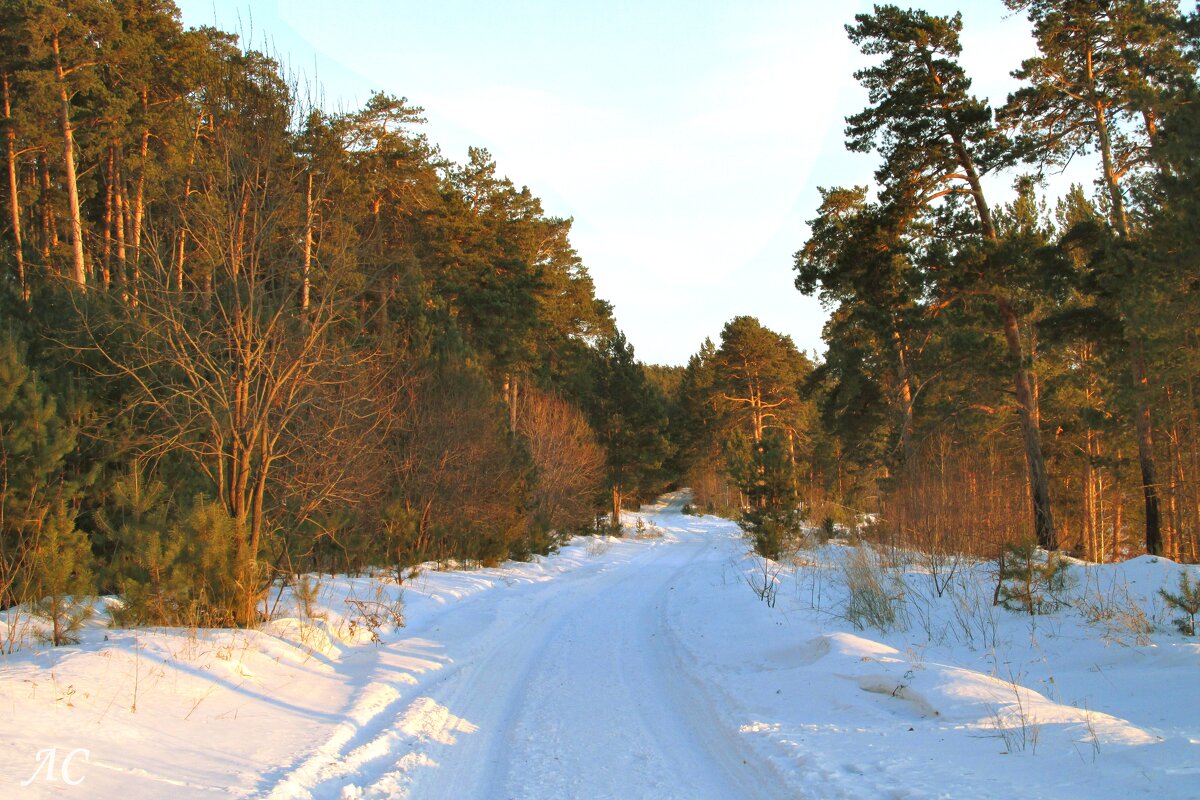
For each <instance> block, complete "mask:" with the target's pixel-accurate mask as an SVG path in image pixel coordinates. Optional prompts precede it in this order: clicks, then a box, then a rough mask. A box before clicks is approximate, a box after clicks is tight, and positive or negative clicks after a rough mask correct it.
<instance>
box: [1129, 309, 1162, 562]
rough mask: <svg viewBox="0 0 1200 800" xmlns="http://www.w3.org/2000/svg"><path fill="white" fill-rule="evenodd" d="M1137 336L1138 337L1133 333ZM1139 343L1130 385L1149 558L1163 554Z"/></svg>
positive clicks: (1148, 414)
mask: <svg viewBox="0 0 1200 800" xmlns="http://www.w3.org/2000/svg"><path fill="white" fill-rule="evenodd" d="M1134 335H1135V336H1137V334H1136V333H1135V334H1134ZM1144 358H1145V357H1144V355H1143V353H1142V347H1141V343H1140V342H1138V343H1136V345H1135V352H1134V356H1133V384H1134V391H1135V392H1137V410H1136V412H1135V414H1134V420H1135V422H1136V428H1137V443H1138V465H1139V466H1140V468H1141V474H1142V498H1143V501H1144V502H1145V505H1146V552H1147V553H1149V554H1150V555H1154V556H1161V555H1162V554H1163V540H1162V513H1161V511H1160V508H1159V498H1158V476H1157V470H1156V467H1155V461H1154V425H1153V423H1152V421H1151V417H1150V403H1149V401H1148V400H1147V398H1146V392H1147V385H1148V380H1147V378H1146V365H1145V361H1144Z"/></svg>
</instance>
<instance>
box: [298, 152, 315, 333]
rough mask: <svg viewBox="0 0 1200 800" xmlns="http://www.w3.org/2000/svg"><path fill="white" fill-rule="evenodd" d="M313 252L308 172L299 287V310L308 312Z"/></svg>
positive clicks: (311, 193) (310, 178) (311, 177)
mask: <svg viewBox="0 0 1200 800" xmlns="http://www.w3.org/2000/svg"><path fill="white" fill-rule="evenodd" d="M312 251H313V174H312V170H311V169H310V170H309V171H308V191H307V193H306V194H305V199H304V274H303V276H302V278H301V285H300V309H301V311H304V312H306V313H307V312H308V303H309V281H310V276H311V274H312Z"/></svg>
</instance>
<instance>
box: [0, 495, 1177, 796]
mask: <svg viewBox="0 0 1200 800" xmlns="http://www.w3.org/2000/svg"><path fill="white" fill-rule="evenodd" d="M684 499H685V498H684V496H683V495H674V496H669V497H667V498H665V499H664V501H663V502H661V503H660V504H659V505H657V506H655V507H653V508H647V509H645V510H643V512H642V513H641V514H639V515H633V514H631V515H629V519H628V520H626V522H627V526H628V527H629V528H630V532H631V534H633V533H634V531H635V528H634V525H635V523H636V521H637V519H639V518H640V519H641V520H643V523H644V530H643V531H642V532H641V533H640V535H637V536H634V535H630V536H629V537H627V538H625V539H580V540H576V541H575V542H574V543H572V544H571V545H570V546H568V547H565V548H563V549H562V551H561V552H559V553H558V554H556V555H554V556H553V557H550V558H545V559H538V560H536V561H534V562H532V563H509V564H506V565H504V566H502V567H500V568H496V569H484V570H475V571H454V572H437V571H432V570H428V569H427V570H425V571H422V572H421V573H420V574H419V575H417V576H416V577H414V578H412V579H411V580H409V581H407V582H406V583H405V584H404V585H403V586H397V585H396V584H395V583H394V582H389V581H387V580H385V579H384V578H383V576H379V577H377V578H370V577H355V578H349V577H333V578H331V577H328V576H325V577H323V578H322V582H321V585H320V599H319V603H318V604H317V605H318V608H316V609H310V613H309V614H304V613H302V612H301V610H300V609H298V608H297V607H296V604H295V602H294V601H293V600H292V599H291V598H290V596H286V595H285V597H284V598H283V600H282V601H281V604H280V611H281V612H283V613H282V614H281V615H280V618H278V619H275V620H274V621H273V622H271V623H268V624H267V625H264V626H263V627H262V629H260V630H256V631H189V630H180V629H149V630H147V629H141V630H120V629H108V628H105V627H103V625H102V624H101V621H100V620H97V621H96V622H94V623H92V625H91V627H90V628H89V629H88V631H87V632H86V634H85V636H84V641H83V643H82V644H80V645H77V646H68V647H61V648H53V649H52V648H45V647H30V648H26V649H24V650H22V651H20V652H18V653H16V654H13V655H10V656H7V657H5V660H4V661H3V662H2V666H0V711H2V713H0V747H3V749H4V752H5V753H6V754H7V756H8V757H7V758H6V759H4V760H3V762H0V796H2V797H4V798H26V797H88V798H122V800H139V799H140V798H157V797H162V798H168V797H169V798H189V797H219V796H232V797H254V798H273V799H274V800H294V799H298V798H382V797H389V798H397V797H399V798H403V797H410V798H530V799H534V798H537V799H539V800H540V799H541V798H564V797H567V798H573V797H574V798H656V799H657V798H688V799H689V800H690V799H692V798H697V799H699V798H785V797H786V798H791V797H807V798H877V797H882V798H981V797H1008V796H1020V797H1022V798H1077V797H1089V798H1097V799H1098V800H1103V799H1104V798H1126V797H1153V798H1196V797H1200V713H1198V712H1200V703H1198V702H1197V699H1198V696H1200V641H1198V640H1197V639H1195V638H1192V637H1185V636H1183V635H1182V634H1180V633H1178V632H1177V631H1176V630H1175V629H1174V628H1173V627H1172V626H1171V624H1170V617H1171V614H1170V613H1169V611H1168V609H1166V608H1165V607H1164V604H1163V603H1162V601H1161V600H1160V599H1159V598H1158V596H1157V590H1158V589H1159V588H1160V587H1162V586H1168V587H1174V586H1175V585H1176V582H1177V577H1178V574H1179V573H1180V571H1181V570H1185V569H1192V570H1195V568H1194V567H1183V566H1179V565H1176V564H1173V563H1171V562H1169V561H1166V560H1164V559H1152V558H1145V557H1143V558H1139V559H1135V560H1133V561H1130V562H1127V563H1125V564H1122V565H1108V566H1089V565H1084V564H1079V563H1073V564H1072V566H1071V567H1070V569H1069V570H1068V572H1069V574H1071V575H1073V585H1072V586H1071V587H1070V588H1069V589H1068V590H1066V592H1065V593H1064V597H1063V599H1064V601H1065V602H1066V603H1067V605H1064V607H1063V608H1062V609H1060V610H1059V611H1057V612H1056V613H1054V614H1052V615H1046V616H1038V617H1030V616H1028V615H1024V614H1018V613H1014V612H1010V611H1006V610H1003V609H998V608H994V607H993V606H992V605H991V590H992V585H993V584H992V583H991V581H992V577H991V575H990V573H989V571H988V565H986V564H983V565H978V564H976V565H972V564H965V563H964V564H960V565H959V573H958V574H957V575H956V577H955V580H954V581H953V582H952V586H951V589H950V590H948V591H947V592H946V593H945V595H944V596H942V597H938V596H937V593H936V591H935V589H934V588H933V584H932V582H931V581H930V579H929V577H928V575H926V574H924V571H923V570H924V568H925V567H927V566H929V565H927V564H922V561H921V559H920V558H917V557H915V556H910V555H908V554H902V553H901V554H884V555H886V556H887V557H886V558H884V555H881V556H880V559H881V561H880V563H883V562H886V563H889V564H894V565H895V569H894V572H893V573H892V576H891V577H890V578H887V580H891V581H893V583H892V584H889V586H892V587H893V588H895V589H896V590H897V591H896V598H897V600H896V602H897V608H898V610H899V613H898V623H897V625H896V627H895V628H894V629H892V630H890V631H887V632H881V631H879V630H876V629H872V628H869V627H867V628H864V629H861V630H860V629H858V628H856V627H855V626H854V625H853V624H852V623H851V622H850V621H849V620H848V619H847V617H850V616H853V615H852V614H850V613H848V610H847V593H846V588H845V586H844V581H843V580H841V579H840V578H839V576H840V575H841V574H842V569H843V567H842V565H843V564H844V562H845V559H846V557H847V555H848V554H849V553H851V552H852V550H851V548H850V547H849V546H847V545H844V544H829V545H821V546H819V547H814V548H812V549H809V550H805V551H804V552H802V553H801V554H800V556H799V557H798V558H797V559H795V561H794V563H791V564H788V565H784V566H782V567H779V568H778V569H779V571H778V573H777V574H776V572H775V570H776V566H775V565H772V564H764V563H763V562H762V561H761V560H759V559H756V558H755V557H753V556H751V555H750V554H748V553H747V548H746V544H745V541H744V540H743V539H742V538H741V536H740V531H739V530H738V529H737V527H736V526H735V525H733V524H732V523H730V522H728V521H726V520H720V519H716V518H712V517H690V516H684V515H682V514H681V513H680V509H681V507H682V504H683V501H684ZM764 576H765V577H767V578H768V579H770V580H773V581H774V582H775V583H774V588H775V591H776V594H775V604H774V606H773V607H772V606H769V605H768V604H767V603H765V602H763V601H762V600H760V598H759V597H758V596H757V595H756V593H755V592H754V591H752V590H751V588H750V587H751V585H753V584H754V583H755V582H756V581H761V580H762V579H763V578H764ZM901 593H902V595H903V599H902V600H900V599H898V598H899V597H900V595H901ZM347 598H350V599H352V600H357V601H358V603H357V604H353V603H352V604H347V602H346V599H347ZM968 600H974V601H979V602H968ZM399 601H402V602H403V614H404V617H405V621H406V625H405V627H403V628H395V627H394V626H393V625H392V622H393V618H392V613H393V612H395V611H398V610H399V608H400V606H399ZM364 609H367V610H371V611H374V612H377V613H376V617H377V619H375V620H373V621H369V620H367V619H366V618H365V616H364V614H363V610H364ZM1089 618H1090V619H1092V620H1094V621H1089ZM374 623H379V624H377V625H376V624H374ZM372 628H374V630H373V631H372ZM50 751H52V752H53V755H54V756H55V757H56V759H57V760H56V763H55V765H54V768H53V769H51V770H47V769H46V766H47V764H46V759H47V754H48V753H49V752H50ZM68 756H70V761H69V762H68V763H67V764H66V769H65V770H64V768H63V767H64V764H63V761H64V759H66V758H68ZM39 764H40V766H39ZM66 779H69V782H68V780H66ZM23 784H24V785H23Z"/></svg>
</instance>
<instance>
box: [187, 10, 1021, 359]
mask: <svg viewBox="0 0 1200 800" xmlns="http://www.w3.org/2000/svg"><path fill="white" fill-rule="evenodd" d="M176 2H177V3H178V5H179V6H180V8H181V9H182V11H183V19H184V22H185V24H187V25H192V26H194V25H203V24H214V22H215V24H217V25H218V27H221V28H224V29H226V30H233V31H235V32H239V33H242V34H243V36H244V37H247V38H249V39H250V40H251V41H252V44H253V45H254V46H255V47H258V48H260V49H262V48H264V47H265V48H266V49H269V50H270V51H272V52H273V53H274V54H275V55H277V56H278V57H279V58H280V59H281V60H283V61H285V62H286V63H287V64H288V66H289V68H290V69H291V70H292V71H293V72H297V73H305V74H307V75H310V76H311V75H313V74H316V75H317V78H318V80H319V83H320V85H321V86H322V87H323V92H324V96H325V105H326V106H327V107H331V108H344V109H349V108H353V107H356V106H358V105H360V104H361V103H363V102H364V101H365V100H366V99H367V98H368V97H369V96H370V93H371V92H372V91H373V90H382V91H386V92H389V93H391V94H395V95H400V96H404V97H407V98H409V100H410V101H412V102H413V103H414V104H416V105H420V106H423V107H424V108H425V110H426V116H427V118H428V120H429V123H428V125H427V126H425V131H426V134H427V135H428V136H429V138H430V140H431V141H433V142H434V143H436V144H438V145H440V146H441V148H442V151H443V152H444V153H445V154H446V155H448V156H449V157H451V158H454V159H455V160H460V161H461V160H463V159H464V158H465V156H466V150H467V147H468V146H469V145H480V146H484V147H487V148H488V149H489V150H490V151H491V152H492V154H493V156H494V157H495V158H496V161H497V163H498V165H499V169H500V171H501V172H502V173H504V174H506V175H508V176H509V177H511V178H512V179H513V180H514V181H515V182H516V183H518V184H519V185H520V184H526V185H528V186H529V187H530V189H531V190H532V191H533V193H534V194H535V195H537V196H539V197H541V198H542V200H543V202H544V205H545V207H546V210H547V212H548V213H550V214H553V215H557V216H571V217H574V218H575V227H574V234H573V236H572V241H573V243H574V244H575V247H576V249H577V250H578V251H579V253H580V255H581V256H582V258H583V260H584V263H585V264H587V265H588V268H589V270H590V271H591V274H592V277H593V278H594V280H595V282H596V288H597V292H598V294H599V295H600V296H602V297H604V298H605V299H607V300H609V301H611V302H612V303H613V304H614V305H615V307H616V315H617V321H618V324H619V325H620V326H621V328H622V329H623V330H625V332H626V333H627V335H628V336H629V339H630V341H631V342H633V344H634V346H635V348H636V349H637V354H638V357H639V358H641V359H642V360H644V361H649V362H655V363H668V364H681V363H684V362H685V361H686V360H687V357H688V356H689V355H690V354H691V353H693V352H695V351H696V350H697V349H698V348H699V346H700V343H701V341H702V340H703V339H704V337H705V336H711V337H712V338H713V339H716V338H717V337H718V336H719V334H720V331H721V328H722V326H723V325H724V324H725V322H726V321H727V320H729V319H730V318H732V317H734V316H737V315H741V314H747V315H751V316H756V317H758V318H759V319H760V320H761V321H762V322H763V324H765V325H767V326H768V327H771V328H773V329H775V330H777V331H779V332H781V333H787V334H790V335H791V336H792V338H793V339H794V340H795V342H796V344H797V345H798V346H799V347H801V348H802V349H804V350H814V349H818V350H819V349H821V342H820V332H821V327H822V325H823V324H824V319H825V315H824V313H823V312H822V311H821V309H820V306H819V304H818V303H817V301H816V300H813V299H808V298H804V297H802V296H801V295H800V294H799V292H797V291H796V290H795V289H794V288H793V286H792V277H793V273H792V254H793V253H794V252H795V251H796V250H798V249H799V248H800V247H801V245H802V244H803V242H804V239H805V236H806V233H807V227H806V225H805V220H807V219H809V218H811V217H812V216H813V215H814V212H815V209H816V206H817V203H818V200H819V196H818V193H817V186H834V185H851V184H855V183H859V184H862V183H868V182H869V181H870V177H871V172H872V169H873V162H872V160H871V159H869V158H867V157H864V156H854V155H850V154H847V153H845V152H844V150H843V147H842V129H843V127H844V117H845V116H846V115H847V114H849V113H853V112H855V111H858V110H859V109H861V108H862V107H863V105H864V104H865V102H866V98H865V93H864V92H863V91H862V90H861V89H860V88H859V87H858V85H857V83H856V82H855V81H854V80H853V78H852V75H851V73H852V72H853V70H854V69H855V67H856V65H858V64H859V61H858V59H859V57H858V56H857V54H856V53H855V52H854V51H853V48H851V47H850V45H849V43H848V42H847V40H846V36H845V32H844V30H843V26H844V25H845V24H846V23H848V22H851V21H852V20H853V16H854V14H855V13H856V12H858V11H861V10H865V9H867V8H869V7H870V4H868V3H857V2H843V3H839V2H836V1H835V2H814V0H707V1H706V0H641V2H628V1H626V0H608V1H607V2H572V1H571V0H558V2H551V0H520V2H506V1H505V0H490V1H489V0H440V1H438V0H425V2H407V1H404V0H401V1H399V2H385V1H384V0H342V2H330V1H329V0H215V1H214V0H176ZM913 4H914V5H920V6H921V7H924V8H926V9H927V10H929V11H932V12H936V13H951V12H952V11H953V10H955V9H961V10H962V11H963V17H964V24H965V31H964V37H963V40H964V48H965V53H964V63H965V65H966V67H967V69H968V70H969V72H970V73H971V74H972V76H973V77H974V78H975V84H976V90H977V92H979V93H980V94H983V95H989V96H991V97H992V98H993V100H994V101H999V102H1002V101H1003V99H1004V97H1005V96H1006V94H1007V92H1008V91H1009V90H1011V89H1012V88H1013V86H1014V82H1013V81H1012V79H1011V78H1009V77H1008V72H1009V71H1010V70H1012V69H1014V68H1015V67H1017V66H1018V65H1019V63H1020V60H1021V59H1022V58H1024V57H1026V56H1028V55H1030V54H1031V53H1032V49H1033V46H1032V41H1031V40H1030V38H1029V34H1028V31H1027V26H1026V23H1025V21H1024V20H1023V19H1020V18H1013V17H1012V16H1011V15H1010V14H1008V12H1007V11H1006V10H1005V9H1004V6H1003V3H1002V2H1001V0H962V1H961V2H953V1H952V0H931V1H930V2H925V3H918V2H916V0H914V2H913Z"/></svg>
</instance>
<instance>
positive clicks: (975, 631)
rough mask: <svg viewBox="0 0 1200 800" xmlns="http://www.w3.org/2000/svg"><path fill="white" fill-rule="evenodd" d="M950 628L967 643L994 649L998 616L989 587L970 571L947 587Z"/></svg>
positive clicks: (959, 576) (997, 629) (972, 645)
mask: <svg viewBox="0 0 1200 800" xmlns="http://www.w3.org/2000/svg"><path fill="white" fill-rule="evenodd" d="M950 598H951V603H950V613H951V619H952V622H953V624H952V626H951V630H953V631H954V633H955V634H956V637H957V638H958V640H959V641H960V642H962V643H963V644H965V645H967V646H968V647H972V648H974V647H982V648H984V649H987V650H994V649H995V648H996V644H997V642H998V640H999V620H998V619H997V617H996V606H995V604H994V603H992V591H991V589H988V588H985V587H984V586H983V585H982V584H981V583H980V582H979V581H978V580H976V579H975V577H974V576H973V575H972V574H971V573H969V572H966V573H961V574H959V575H958V577H957V578H955V580H954V581H953V585H952V587H951V590H950Z"/></svg>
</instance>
